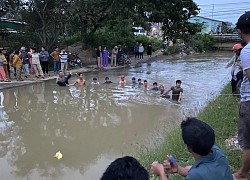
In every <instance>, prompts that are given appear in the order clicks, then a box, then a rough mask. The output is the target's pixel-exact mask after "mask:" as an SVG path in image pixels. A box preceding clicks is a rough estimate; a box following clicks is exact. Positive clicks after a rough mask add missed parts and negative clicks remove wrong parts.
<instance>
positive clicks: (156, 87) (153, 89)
mask: <svg viewBox="0 0 250 180" xmlns="http://www.w3.org/2000/svg"><path fill="white" fill-rule="evenodd" d="M151 90H152V91H159V88H158V85H157V82H154V83H153V88H152V89H151Z"/></svg>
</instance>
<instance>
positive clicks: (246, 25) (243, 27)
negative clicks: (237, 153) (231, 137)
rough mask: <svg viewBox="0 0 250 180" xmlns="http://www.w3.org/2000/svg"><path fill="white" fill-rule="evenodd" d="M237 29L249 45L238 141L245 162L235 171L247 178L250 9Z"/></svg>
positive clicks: (249, 157)
mask: <svg viewBox="0 0 250 180" xmlns="http://www.w3.org/2000/svg"><path fill="white" fill-rule="evenodd" d="M236 29H237V31H238V33H239V36H240V37H241V38H242V39H243V41H245V42H246V43H247V45H246V46H245V47H244V48H243V49H242V50H241V53H240V60H241V64H242V69H243V81H242V83H241V88H240V96H241V99H240V109H239V122H238V141H239V144H240V146H241V148H242V149H243V154H242V161H243V162H242V166H241V168H240V170H239V171H238V172H236V173H234V179H235V180H247V179H248V173H249V171H250V11H248V12H246V13H245V14H243V15H241V16H240V18H239V19H238V22H237V23H236Z"/></svg>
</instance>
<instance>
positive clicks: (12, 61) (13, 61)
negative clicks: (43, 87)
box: [0, 47, 71, 82]
mask: <svg viewBox="0 0 250 180" xmlns="http://www.w3.org/2000/svg"><path fill="white" fill-rule="evenodd" d="M70 55H71V53H67V52H66V50H65V48H62V49H61V50H60V51H59V48H58V47H56V48H55V49H54V50H53V52H51V53H50V54H49V52H48V51H47V50H46V49H45V48H44V47H41V50H40V51H39V52H38V51H37V49H36V48H29V50H27V49H26V48H25V47H21V48H20V50H15V51H12V50H10V53H8V52H7V50H6V49H0V81H5V82H10V81H11V79H12V80H13V79H16V80H17V81H23V80H24V79H29V78H30V77H31V75H34V76H35V77H36V78H43V79H44V78H45V77H46V76H50V74H49V62H50V58H51V59H53V71H54V75H57V74H58V73H59V70H61V71H63V72H64V73H66V71H67V70H68V61H69V56H70ZM23 76H24V77H23Z"/></svg>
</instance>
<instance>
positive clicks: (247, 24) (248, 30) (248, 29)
mask: <svg viewBox="0 0 250 180" xmlns="http://www.w3.org/2000/svg"><path fill="white" fill-rule="evenodd" d="M236 28H237V29H239V30H240V31H241V32H242V33H244V34H250V11H248V12H245V13H244V14H242V15H241V16H240V17H239V19H238V21H237V23H236Z"/></svg>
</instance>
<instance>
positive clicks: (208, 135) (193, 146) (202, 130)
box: [181, 118, 215, 156]
mask: <svg viewBox="0 0 250 180" xmlns="http://www.w3.org/2000/svg"><path fill="white" fill-rule="evenodd" d="M181 130H182V139H183V141H184V143H185V144H186V145H187V148H188V150H189V152H191V153H196V154H198V155H201V156H206V155H208V154H209V152H210V151H211V148H212V147H213V145H214V143H215V134H214V130H213V129H212V128H211V127H210V126H209V125H208V124H206V123H205V122H203V121H200V120H198V119H196V118H188V119H187V120H185V121H183V122H182V123H181Z"/></svg>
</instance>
